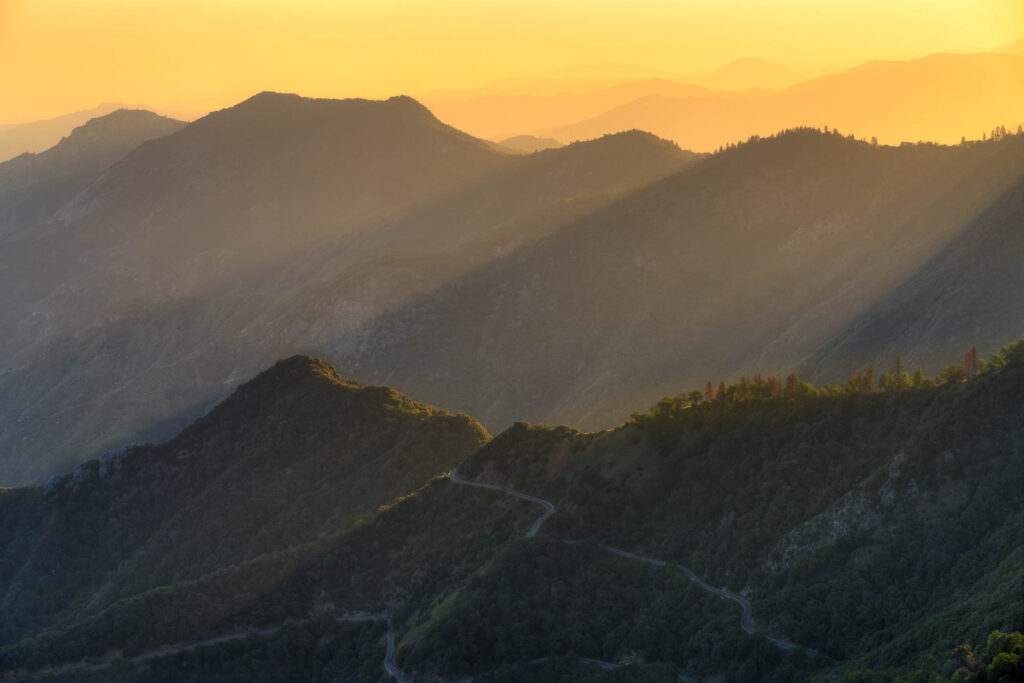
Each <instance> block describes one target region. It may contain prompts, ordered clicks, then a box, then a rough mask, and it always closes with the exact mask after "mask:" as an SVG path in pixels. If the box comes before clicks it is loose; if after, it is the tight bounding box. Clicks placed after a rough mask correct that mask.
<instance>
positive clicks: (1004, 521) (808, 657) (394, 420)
mask: <svg viewBox="0 0 1024 683" xmlns="http://www.w3.org/2000/svg"><path fill="white" fill-rule="evenodd" d="M869 378H870V379H869ZM1022 398H1024V342H1021V343H1017V344H1013V345H1011V346H1008V347H1005V348H1004V349H1003V350H1002V351H1001V352H1000V353H998V354H995V355H993V356H992V357H990V358H989V359H988V360H987V362H982V359H981V358H979V357H978V355H977V354H973V353H971V352H970V351H968V353H967V354H966V357H965V358H964V362H963V364H955V365H953V366H952V367H951V368H949V369H948V370H946V371H944V372H943V373H941V375H940V376H937V377H935V378H929V377H927V376H924V375H923V374H920V373H915V374H913V375H912V374H910V373H904V374H901V375H898V376H895V377H892V376H888V375H883V376H879V377H878V378H874V377H873V373H872V372H867V373H863V372H862V373H857V374H855V375H854V377H853V378H852V379H851V380H850V381H849V382H847V383H843V384H837V385H828V386H823V387H818V388H815V387H813V386H812V385H809V384H807V383H804V382H801V381H800V380H798V379H797V378H796V377H794V376H791V377H789V378H787V379H786V380H784V381H783V380H780V379H778V378H775V377H767V378H762V377H752V378H749V379H744V380H743V381H741V382H737V383H734V384H731V385H726V384H724V383H722V384H721V385H720V386H718V387H716V386H715V385H714V384H712V385H711V386H710V387H707V388H705V389H704V390H694V391H691V392H684V393H682V394H680V395H679V396H678V397H667V398H665V399H664V400H662V401H661V402H659V403H658V404H657V405H656V406H655V407H654V408H652V409H651V410H650V411H646V412H641V413H636V414H635V415H634V416H633V417H632V418H631V419H630V420H629V421H628V422H627V423H625V424H624V425H622V426H620V427H618V428H616V429H613V430H608V431H603V432H595V433H583V432H579V431H576V430H574V429H572V428H570V427H544V426H530V425H526V424H518V425H516V426H514V427H512V428H511V429H509V430H507V431H506V432H504V433H502V434H501V435H499V436H498V437H496V438H494V439H493V440H488V437H487V436H486V433H485V432H484V431H483V430H482V429H481V428H480V427H479V426H478V425H476V424H475V423H474V422H473V421H472V420H471V419H470V418H466V417H462V416H458V417H456V416H450V415H447V414H444V413H443V412H438V411H436V410H434V409H431V408H429V407H427V406H424V405H422V404H417V403H414V402H412V401H411V400H409V399H406V398H404V397H402V396H401V395H399V394H396V393H394V392H392V391H390V390H388V389H384V388H373V387H363V386H361V385H358V384H355V383H353V382H350V381H348V380H343V379H341V378H339V377H338V376H337V374H336V373H335V372H334V371H333V369H331V368H330V367H329V366H327V365H326V364H323V363H321V362H319V361H313V360H310V359H306V358H293V359H290V360H288V361H282V362H281V363H279V364H277V365H276V366H275V367H274V368H272V369H271V370H269V371H267V372H266V373H264V374H262V375H260V376H259V377H257V378H256V379H255V380H253V381H252V382H250V383H247V384H245V385H243V386H242V387H241V388H240V389H239V390H238V391H237V392H236V393H235V395H233V396H232V397H231V398H230V399H229V400H227V401H225V402H224V403H223V404H222V405H220V406H219V407H218V408H217V409H215V410H214V411H212V412H211V413H210V414H209V415H208V416H206V417H204V418H202V419H201V420H200V421H198V422H197V423H196V424H195V425H193V426H191V427H189V428H188V429H186V430H185V431H184V432H182V434H181V435H179V436H178V437H176V438H175V439H174V440H172V441H170V442H168V443H167V444H164V445H160V446H146V447H140V448H136V449H134V450H132V451H131V452H129V453H126V454H123V455H120V456H116V457H108V458H105V459H102V460H100V461H98V462H91V463H87V464H85V465H83V466H82V467H80V468H79V469H78V470H76V472H75V473H74V474H72V475H68V476H66V477H60V478H56V479H54V480H53V481H52V482H51V483H50V484H49V485H48V486H47V487H45V488H31V489H8V490H5V491H4V492H3V494H2V496H0V506H2V512H3V516H2V520H3V525H2V529H0V534H2V536H0V553H2V555H0V557H2V558H3V559H2V564H0V568H2V570H3V573H2V576H0V578H2V581H3V583H2V585H0V591H2V594H3V595H4V605H3V606H4V612H3V613H4V621H3V641H2V646H0V663H2V667H0V668H2V669H4V670H7V671H19V670H20V671H21V672H23V673H24V672H32V671H36V672H39V671H42V670H43V669H44V668H45V667H46V666H47V665H56V664H63V665H65V669H64V671H65V672H66V674H67V675H68V676H72V677H88V678H86V679H91V680H221V679H219V678H217V676H235V677H236V678H237V677H244V676H245V675H246V674H245V672H247V671H248V672H252V671H255V670H256V669H254V668H253V667H257V668H258V667H259V666H260V664H259V663H260V662H266V665H267V666H268V667H271V668H269V669H268V671H280V672H298V671H304V672H306V673H304V674H295V675H303V676H308V677H309V678H311V679H317V680H329V679H330V677H331V676H332V675H337V674H336V673H335V674H332V673H331V672H339V671H346V672H349V673H348V674H346V675H349V676H351V677H352V678H354V679H356V680H367V681H370V680H378V679H379V677H380V676H381V675H382V674H381V669H380V668H379V667H380V663H381V657H382V649H383V646H384V642H385V641H386V640H387V639H388V638H387V634H386V633H385V630H386V629H384V628H383V621H384V620H385V619H388V618H389V619H390V623H391V624H393V629H394V639H395V643H396V651H397V652H396V654H395V655H394V662H395V663H396V665H397V666H400V667H401V671H402V674H403V676H405V677H406V678H408V679H410V680H463V679H465V677H467V676H473V677H474V680H484V681H502V680H517V679H519V680H521V679H522V678H523V677H530V678H537V679H538V680H565V681H568V680H602V679H604V680H620V681H626V680H629V681H633V680H635V681H654V680H659V681H661V680H665V681H667V680H676V679H678V678H679V677H683V678H687V679H700V678H705V677H713V676H719V675H725V677H726V679H727V680H736V681H755V680H778V681H784V680H806V679H815V680H818V679H820V680H835V679H837V678H840V679H844V680H847V679H848V680H851V681H852V680H875V679H878V680H894V679H900V678H905V677H911V676H914V678H913V680H940V678H941V677H948V676H951V675H952V673H953V672H954V671H955V670H958V669H960V668H964V669H965V671H967V672H968V673H970V674H971V675H974V674H975V673H976V672H978V671H983V672H987V671H988V670H989V668H990V667H995V668H993V669H992V670H993V671H995V670H997V669H998V668H999V667H1005V666H1010V664H1007V662H1008V661H1009V660H1008V659H1007V658H1012V657H1014V656H1015V655H1019V652H1017V650H1015V649H1014V648H1015V647H1016V646H1015V645H1014V643H1015V642H1016V641H1014V640H1012V638H1011V639H1010V640H1008V641H1006V642H1005V643H1004V641H1003V640H999V638H996V640H995V641H992V642H995V645H991V646H989V645H986V646H984V647H982V645H980V644H984V643H986V642H987V639H989V634H990V633H991V632H993V631H996V630H999V631H1002V632H1005V633H1012V632H1014V631H1019V630H1020V629H1021V628H1022V627H1024V623H1022V621H1021V617H1022V615H1024V594H1022V592H1021V590H1020V587H1021V585H1022V583H1021V582H1022V580H1024V575H1022V573H1021V572H1022V569H1021V568H1022V567H1024V555H1022V553H1024V536H1022V535H1021V534H1022V529H1024V519H1022V518H1021V514H1022V513H1021V510H1022V509H1024V499H1022V495H1024V494H1022V491H1024V467H1022V465H1024V460H1022V455H1021V453H1022V451H1021V448H1022V446H1024V427H1022V425H1024V414H1022V412H1021V411H1022V408H1021V406H1024V401H1022V400H1021V399H1022ZM455 465H458V475H459V476H458V477H457V478H456V477H454V476H453V477H445V476H444V474H445V473H446V472H447V471H448V470H450V469H452V468H453V467H454V466H455ZM467 482H468V483H469V484H470V485H466V484H467ZM475 483H491V484H496V485H497V486H496V487H495V488H496V489H497V490H488V489H483V488H479V487H477V486H474V485H472V484H475ZM502 487H508V488H506V489H504V490H503V488H502ZM509 491H513V492H522V493H523V494H524V495H525V494H528V495H529V496H540V497H541V498H543V499H546V500H548V501H550V502H551V503H552V504H553V507H554V514H553V515H551V517H550V518H548V519H546V520H545V521H544V523H543V525H542V527H541V528H540V533H539V534H538V535H537V536H535V537H529V536H526V537H524V534H526V532H527V530H528V529H529V528H530V527H531V526H532V525H533V522H534V520H535V519H537V518H538V517H539V516H540V513H541V512H542V510H541V508H540V507H539V506H538V505H536V504H535V503H534V502H531V500H522V497H521V496H519V497H517V495H518V494H516V495H510V494H509ZM129 510H130V511H131V514H126V513H127V512H128V511H129ZM684 568H685V569H684ZM691 571H692V574H690V573H689V572H691ZM698 579H699V580H700V581H698ZM719 586H725V587H726V588H727V589H728V591H729V594H730V595H736V596H737V597H736V598H735V599H734V598H730V599H729V600H722V599H720V598H721V597H722V596H724V595H725V594H724V593H722V592H721V591H720V590H719V588H718V587H719ZM741 597H742V600H745V601H747V604H748V605H749V609H750V614H749V616H750V619H751V626H750V630H751V631H753V634H752V635H748V634H745V633H744V629H745V628H747V627H746V626H744V624H745V623H746V622H745V621H744V620H745V619H746V618H747V617H746V616H743V617H742V618H741V612H743V614H746V612H745V609H744V610H741V609H740V607H739V606H738V605H737V604H735V602H737V601H739V600H740V599H741ZM359 615H365V616H359ZM337 617H341V618H343V619H345V618H348V619H352V618H356V619H362V620H363V622H357V623H352V622H345V621H339V622H335V621H333V620H334V619H335V618H337ZM288 623H291V624H292V625H291V626H287V625H286V624H288ZM389 632H390V631H389ZM246 634H250V636H249V637H245V636H246ZM993 637H995V636H993ZM225 638H231V639H228V640H226V639H225ZM204 639H213V640H212V641H211V644H210V645H209V646H202V645H201V646H199V647H197V648H195V649H189V650H184V651H181V652H177V653H176V654H172V655H168V656H165V657H154V656H152V655H153V654H155V653H156V651H157V650H158V649H159V648H161V647H163V648H171V649H172V650H174V648H176V647H178V645H177V644H184V645H188V644H190V643H201V642H202V641H203V640H204ZM288 643H291V644H290V645H286V644H288ZM314 643H316V644H315V645H314ZM960 643H967V644H972V643H973V644H976V647H977V649H978V654H977V655H975V654H974V653H973V652H972V651H963V650H958V651H957V652H956V653H954V648H956V647H957V646H958V645H959V644H960ZM1006 643H1008V644H1006ZM791 644H793V645H795V646H796V647H794V646H793V645H791ZM1004 645H1005V646H1004ZM207 647H209V648H215V649H213V650H208V649H207ZM282 648H285V649H282ZM308 648H312V649H308ZM1018 649H1019V648H1018ZM314 651H315V652H316V653H318V654H316V655H315V657H316V658H317V661H318V662H319V664H316V666H315V669H310V668H308V667H309V666H310V664H309V660H308V659H306V657H307V656H309V655H307V654H303V653H312V652H314ZM273 652H277V653H278V654H277V655H273V654H272V653H273ZM285 652H290V653H291V654H284V653H285ZM388 652H390V650H389V651H388ZM119 653H120V654H122V655H123V656H124V657H126V658H128V659H124V660H120V661H118V660H116V656H117V655H118V654H119ZM140 654H141V655H143V656H144V658H142V659H138V660H137V661H136V660H132V659H131V658H133V657H136V656H138V655H140ZM1003 654H1005V656H1002V655H1003ZM388 656H391V655H388ZM998 657H1002V658H1001V659H998V661H997V658H998ZM83 658H88V659H87V660H86V661H87V662H91V666H92V667H93V668H92V669H91V673H86V671H85V670H83V669H79V668H71V669H68V668H67V667H69V666H70V667H73V666H74V663H75V662H79V661H81V660H82V659H83ZM385 661H390V660H388V659H386V658H385ZM1017 661H1019V657H1017V658H1014V659H1012V665H1013V666H1015V665H1016V662H1017ZM954 664H955V666H954ZM950 667H952V668H950ZM280 675H292V674H288V673H281V674H280ZM977 675H978V676H980V675H981V674H977ZM985 675H987V673H986V674H985ZM231 680H234V679H231ZM976 680H982V679H980V678H977V677H976Z"/></svg>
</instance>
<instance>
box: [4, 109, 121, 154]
mask: <svg viewBox="0 0 1024 683" xmlns="http://www.w3.org/2000/svg"><path fill="white" fill-rule="evenodd" d="M125 106H126V105H124V104H118V103H110V102H108V103H106V104H101V105H99V106H97V107H93V108H92V109H83V110H82V111H76V112H71V113H70V114H64V115H63V116H56V117H54V118H52V119H44V120H41V121H30V122H27V123H14V124H7V125H4V126H0V161H7V160H8V159H13V158H14V157H16V156H19V155H21V154H26V153H28V154H33V153H36V152H42V151H44V150H47V149H49V148H50V147H53V146H54V145H56V144H57V143H58V142H60V140H61V138H64V137H67V135H68V134H70V132H71V131H72V130H73V129H75V128H77V127H78V126H81V125H83V124H85V123H86V122H87V121H89V120H90V119H95V118H99V117H101V116H106V115H107V114H109V113H111V112H114V111H117V110H118V109H123V108H125Z"/></svg>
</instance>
